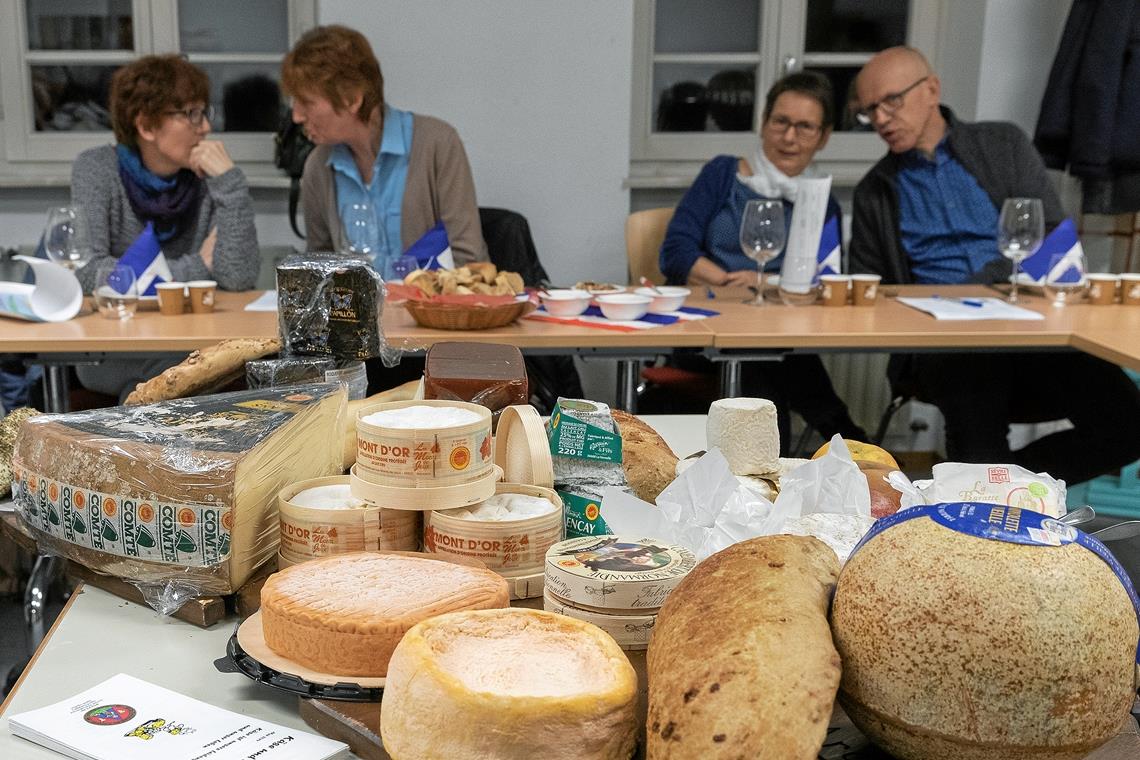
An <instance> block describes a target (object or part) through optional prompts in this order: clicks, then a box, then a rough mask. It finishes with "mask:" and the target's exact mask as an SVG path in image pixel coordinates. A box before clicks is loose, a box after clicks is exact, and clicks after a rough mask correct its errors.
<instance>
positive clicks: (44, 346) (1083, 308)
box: [0, 286, 1140, 369]
mask: <svg viewBox="0 0 1140 760" xmlns="http://www.w3.org/2000/svg"><path fill="white" fill-rule="evenodd" d="M936 292H937V293H939V294H942V295H947V296H962V295H990V296H993V295H995V291H993V290H990V289H987V288H984V287H981V286H939V287H935V286H900V287H893V286H887V287H884V288H883V289H882V291H881V296H880V298H879V299H878V302H877V303H876V304H875V305H874V306H870V307H860V306H842V307H836V308H827V307H823V306H819V305H813V306H800V307H793V306H785V305H783V304H779V303H770V304H767V305H765V306H763V307H755V306H750V305H746V304H744V303H743V302H742V301H743V299H742V297H741V296H743V295H744V292H743V291H734V290H718V291H717V294H716V298H713V299H709V298H708V297H707V296H706V295H704V293H703V292H700V291H698V294H695V295H694V296H693V297H691V298H690V301H689V305H691V306H697V307H700V308H706V309H712V310H715V311H718V312H720V315H719V316H716V317H711V318H709V319H704V320H695V321H685V322H679V323H677V324H674V325H669V326H665V327H658V328H653V329H649V330H639V331H635V332H618V331H613V330H605V329H597V328H590V327H584V326H579V325H561V324H552V323H548V322H539V321H536V320H528V319H521V320H518V321H516V322H515V323H513V324H510V325H507V326H505V327H501V328H494V329H490V330H478V331H452V330H435V329H430V328H423V327H419V326H418V325H416V324H415V322H414V321H413V320H412V317H411V315H409V314H408V313H407V311H405V310H404V309H403V308H401V307H399V306H392V305H389V306H387V307H386V308H385V314H384V332H385V338H386V340H387V341H388V342H389V343H390V344H391V345H393V346H396V347H398V348H401V349H404V350H422V349H425V348H427V347H429V346H431V345H432V344H433V343H435V342H437V341H442V340H462V341H474V342H482V343H509V344H512V345H515V346H518V347H519V348H521V349H524V350H528V349H529V350H535V349H547V350H554V351H562V350H565V351H567V352H588V351H592V350H613V351H621V350H626V351H630V352H636V351H637V350H652V349H665V350H667V349H669V348H674V347H691V348H715V349H725V350H739V349H758V350H767V349H795V350H808V351H812V350H907V349H916V350H917V349H926V348H929V349H948V350H968V349H972V348H998V349H1001V348H1010V349H1012V348H1065V347H1072V348H1076V349H1078V350H1082V351H1087V352H1089V353H1092V354H1093V355H1096V356H1100V357H1101V358H1104V359H1108V360H1110V361H1113V362H1115V363H1117V364H1122V365H1124V366H1128V367H1132V368H1133V369H1140V307H1135V306H1123V305H1114V306H1091V305H1087V304H1077V305H1067V306H1064V307H1060V308H1058V307H1055V306H1052V305H1051V304H1050V303H1049V302H1048V301H1046V300H1045V299H1044V298H1042V297H1041V296H1039V295H1035V294H1032V293H1027V294H1025V295H1024V296H1023V298H1022V303H1021V305H1022V306H1024V307H1025V308H1027V309H1032V310H1034V311H1037V312H1040V313H1041V314H1043V315H1044V317H1045V318H1044V319H1042V320H1034V321H1015V320H985V321H961V322H958V321H938V320H935V319H934V318H933V317H931V316H929V315H927V314H924V313H922V312H919V311H917V310H916V309H912V308H910V307H908V306H906V305H904V304H903V303H901V302H899V301H898V299H897V298H896V297H894V296H897V295H932V294H933V293H936ZM258 295H260V294H259V293H257V292H247V293H219V294H218V299H217V306H216V309H215V311H214V312H213V313H212V314H183V315H180V316H173V317H169V316H163V315H161V314H159V313H158V311H157V310H151V309H144V310H142V311H140V312H139V313H138V314H136V316H135V318H134V319H130V320H126V321H118V320H112V319H106V318H104V317H101V316H100V315H98V314H96V313H92V312H91V311H90V310H89V309H87V310H86V311H85V312H84V313H82V314H81V315H80V316H78V317H76V318H75V319H72V320H70V321H67V322H58V323H31V322H22V321H20V320H15V319H3V320H0V351H5V352H36V353H45V354H50V353H73V352H75V353H81V352H130V351H136V352H155V351H172V352H178V351H191V350H193V349H195V348H201V347H203V346H208V345H211V344H213V343H216V342H218V341H220V340H223V339H225V338H244V337H248V338H264V337H269V336H273V335H276V334H277V315H276V313H275V312H252V311H245V305H246V304H248V303H249V302H250V301H252V300H253V299H254V298H256V297H257V296H258Z"/></svg>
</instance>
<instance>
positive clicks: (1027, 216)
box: [998, 198, 1045, 303]
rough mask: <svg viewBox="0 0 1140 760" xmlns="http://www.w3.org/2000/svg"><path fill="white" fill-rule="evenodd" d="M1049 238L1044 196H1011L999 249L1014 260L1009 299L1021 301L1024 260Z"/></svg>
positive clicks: (1000, 223) (1001, 222) (1003, 217)
mask: <svg viewBox="0 0 1140 760" xmlns="http://www.w3.org/2000/svg"><path fill="white" fill-rule="evenodd" d="M1044 239H1045V212H1044V211H1043V210H1042V208H1041V199H1040V198H1007V199H1006V201H1005V203H1003V204H1002V207H1001V218H1000V219H999V220H998V248H999V249H1000V250H1001V252H1002V255H1003V256H1005V257H1006V258H1007V259H1009V260H1011V261H1012V262H1013V274H1012V275H1011V276H1010V283H1011V286H1010V291H1009V302H1010V303H1017V280H1018V274H1019V273H1020V272H1021V262H1022V261H1024V260H1025V259H1027V258H1029V257H1030V256H1032V255H1033V252H1034V251H1036V250H1037V249H1038V248H1040V247H1041V241H1042V240H1044Z"/></svg>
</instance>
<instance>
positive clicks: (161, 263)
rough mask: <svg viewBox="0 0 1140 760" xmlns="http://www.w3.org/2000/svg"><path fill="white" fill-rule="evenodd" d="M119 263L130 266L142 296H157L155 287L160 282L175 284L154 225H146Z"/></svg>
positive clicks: (148, 223)
mask: <svg viewBox="0 0 1140 760" xmlns="http://www.w3.org/2000/svg"><path fill="white" fill-rule="evenodd" d="M119 263H120V264H125V265H127V266H129V267H130V268H131V269H132V270H134V273H135V281H136V283H137V284H138V289H139V295H140V296H153V295H157V291H156V290H155V288H154V286H155V285H157V284H158V283H160V282H173V281H174V275H173V274H171V273H170V265H169V264H167V263H166V257H165V256H163V255H162V247H161V246H159V244H158V237H157V236H156V235H155V234H154V225H152V224H151V223H150V222H147V223H146V228H145V229H143V231H142V232H140V233H139V236H138V237H137V238H135V241H134V242H133V243H131V247H130V248H128V249H127V250H126V252H125V253H124V254H123V255H122V256H120V257H119Z"/></svg>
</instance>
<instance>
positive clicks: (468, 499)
mask: <svg viewBox="0 0 1140 760" xmlns="http://www.w3.org/2000/svg"><path fill="white" fill-rule="evenodd" d="M502 476H503V471H502V470H501V469H500V468H499V467H498V466H497V465H492V466H491V469H489V470H488V471H487V472H486V473H485V474H484V475H483V476H482V477H480V478H479V479H477V480H472V481H470V482H467V483H453V484H450V485H442V486H419V487H416V486H400V485H390V484H388V483H385V482H377V481H384V480H385V478H383V477H381V476H379V475H376V474H375V473H371V472H369V471H368V470H366V469H364V468H362V467H361V466H360V463H359V462H358V463H356V464H354V465H353V466H352V468H351V469H350V470H349V476H348V482H349V486H350V487H351V490H352V495H353V496H354V497H356V498H358V499H363V500H364V502H365V503H367V504H370V505H371V506H375V507H383V508H385V509H403V510H413V511H419V512H426V511H428V510H433V509H455V508H458V507H466V506H470V505H472V504H477V503H478V502H481V501H484V500H485V499H489V498H491V497H492V496H494V495H495V484H496V483H497V482H498V481H499V480H501V479H502Z"/></svg>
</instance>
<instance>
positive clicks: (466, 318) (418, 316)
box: [404, 301, 536, 330]
mask: <svg viewBox="0 0 1140 760" xmlns="http://www.w3.org/2000/svg"><path fill="white" fill-rule="evenodd" d="M404 308H406V309H407V310H408V313H409V314H411V315H412V319H414V320H416V324H418V325H419V326H420V327H434V328H436V329H439V330H488V329H490V328H492V327H502V326H503V325H509V324H510V323H511V322H514V321H515V320H516V319H518V318H519V317H521V316H522V315H524V314H528V313H530V312H531V311H533V310H534V309H535V308H536V307H535V304H534V302H532V301H517V302H515V303H506V304H501V305H499V306H464V305H459V304H451V303H431V302H430V301H405V302H404Z"/></svg>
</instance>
